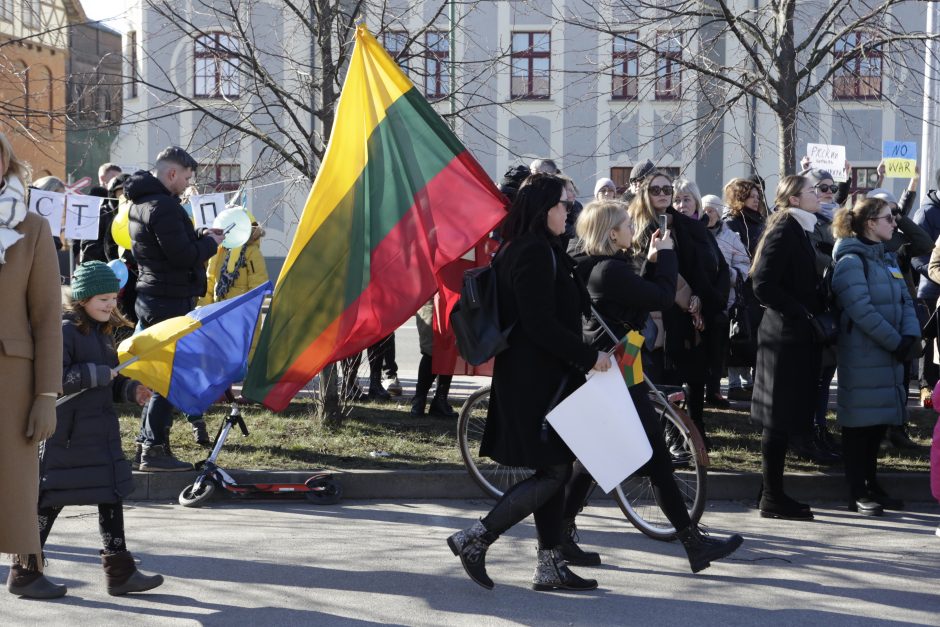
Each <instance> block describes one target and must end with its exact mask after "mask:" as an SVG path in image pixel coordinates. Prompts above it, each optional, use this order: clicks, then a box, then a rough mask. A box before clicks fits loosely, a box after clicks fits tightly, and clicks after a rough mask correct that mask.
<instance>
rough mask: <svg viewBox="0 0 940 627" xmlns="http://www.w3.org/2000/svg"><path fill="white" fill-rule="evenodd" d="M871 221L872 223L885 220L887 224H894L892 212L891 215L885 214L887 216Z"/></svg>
mask: <svg viewBox="0 0 940 627" xmlns="http://www.w3.org/2000/svg"><path fill="white" fill-rule="evenodd" d="M871 220H872V222H877V221H878V220H886V221H888V222H894V221H895V220H894V212H893V211H892V212H891V213H889V214H887V215H884V216H878V217H877V218H872V219H871Z"/></svg>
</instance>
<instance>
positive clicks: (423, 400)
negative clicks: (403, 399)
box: [411, 394, 428, 416]
mask: <svg viewBox="0 0 940 627" xmlns="http://www.w3.org/2000/svg"><path fill="white" fill-rule="evenodd" d="M427 403H428V395H427V394H415V397H414V398H413V399H411V415H412V416H423V415H424V406H425V405H427Z"/></svg>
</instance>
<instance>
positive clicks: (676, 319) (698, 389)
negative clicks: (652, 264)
mask: <svg viewBox="0 0 940 627" xmlns="http://www.w3.org/2000/svg"><path fill="white" fill-rule="evenodd" d="M674 191H675V190H674V188H673V185H672V181H671V180H670V179H669V177H667V176H666V175H665V174H663V173H662V172H654V173H653V174H652V175H651V176H650V177H649V178H647V179H646V181H644V182H643V184H642V185H641V187H640V192H639V194H637V196H636V198H634V199H633V202H632V203H631V204H630V209H629V213H630V218H631V219H632V220H633V225H634V227H635V229H636V230H635V232H634V233H635V234H634V237H633V242H632V246H631V253H632V255H633V258H634V259H635V260H636V261H637V262H638V263H637V265H638V266H639V271H640V273H641V274H642V273H643V266H645V263H646V253H647V251H648V250H649V246H650V242H651V240H652V238H653V235H654V233H656V231H657V230H659V229H660V223H661V221H662V220H664V221H665V222H666V227H667V228H668V229H669V230H670V231H671V232H672V235H673V239H674V240H675V248H676V255H677V256H678V259H679V275H680V278H681V279H682V280H681V281H680V286H681V284H682V283H683V282H684V283H686V284H687V285H688V287H689V288H690V289H691V297H690V298H689V300H688V304H687V305H686V304H685V301H683V303H682V305H683V306H680V305H678V304H677V305H673V306H672V307H670V308H668V309H666V310H665V311H663V312H662V325H663V332H664V335H665V339H664V343H663V351H662V352H659V351H654V352H652V353H651V355H650V357H651V361H652V363H650V364H649V368H648V372H649V375H650V378H651V379H652V380H653V381H655V382H661V383H687V384H688V386H689V398H688V408H689V416H690V417H691V418H692V420H693V422H695V424H696V426H698V428H699V430H700V431H701V432H702V435H703V436H705V424H704V422H703V420H702V417H703V408H704V404H705V372H706V370H707V366H708V354H707V349H706V347H707V342H705V341H703V338H702V334H707V333H710V332H712V331H713V329H714V328H717V327H718V326H720V325H718V324H715V321H716V320H717V319H718V317H720V316H722V315H723V312H724V309H725V306H726V304H727V299H728V293H729V291H730V289H731V279H730V276H731V275H730V271H729V270H728V264H727V263H726V262H725V259H724V256H723V255H722V254H721V251H720V250H719V248H718V244H717V243H715V239H714V238H713V237H712V236H711V234H710V233H709V232H708V228H707V227H706V226H705V225H704V224H702V222H700V221H699V220H694V219H692V218H690V217H688V216H686V215H683V214H681V213H679V212H678V211H676V210H675V209H674V208H673V206H672V199H673V193H674ZM680 291H681V288H680ZM677 300H681V299H677ZM705 339H706V340H707V339H708V338H707V337H706V338H705ZM707 443H708V440H707V438H706V444H707Z"/></svg>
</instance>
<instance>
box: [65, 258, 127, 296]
mask: <svg viewBox="0 0 940 627" xmlns="http://www.w3.org/2000/svg"><path fill="white" fill-rule="evenodd" d="M119 289H121V282H120V281H119V280H118V278H117V275H116V274H114V270H112V269H111V268H109V267H108V264H106V263H102V262H100V261H86V262H85V263H83V264H82V265H80V266H78V267H77V268H75V274H73V275H72V300H76V301H78V300H85V299H86V298H91V297H92V296H97V295H98V294H111V293H117V291H118V290H119Z"/></svg>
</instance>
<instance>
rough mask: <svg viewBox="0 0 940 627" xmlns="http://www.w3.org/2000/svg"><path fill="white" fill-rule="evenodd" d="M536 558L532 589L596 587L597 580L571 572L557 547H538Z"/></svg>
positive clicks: (589, 588)
mask: <svg viewBox="0 0 940 627" xmlns="http://www.w3.org/2000/svg"><path fill="white" fill-rule="evenodd" d="M537 559H538V561H537V562H536V565H535V574H534V575H533V576H532V589H533V590H543V591H544V590H593V589H595V588H596V587H597V580H595V579H584V578H583V577H579V576H577V575H575V574H574V573H573V572H571V570H569V568H568V565H567V564H566V563H565V558H564V557H563V556H562V554H561V551H559V550H557V549H539V550H538V557H537Z"/></svg>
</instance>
